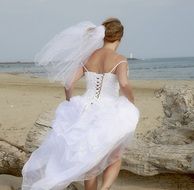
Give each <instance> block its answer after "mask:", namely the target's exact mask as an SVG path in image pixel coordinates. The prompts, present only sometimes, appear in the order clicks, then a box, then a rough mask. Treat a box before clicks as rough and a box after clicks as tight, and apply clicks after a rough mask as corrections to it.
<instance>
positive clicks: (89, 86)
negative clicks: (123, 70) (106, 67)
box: [83, 71, 119, 100]
mask: <svg viewBox="0 0 194 190" xmlns="http://www.w3.org/2000/svg"><path fill="white" fill-rule="evenodd" d="M85 79H86V92H85V93H84V95H83V96H84V97H87V98H90V99H92V100H101V99H103V98H117V97H118V96H119V83H118V80H117V77H116V75H115V74H113V73H110V72H109V73H102V74H101V73H95V72H91V71H87V72H85Z"/></svg>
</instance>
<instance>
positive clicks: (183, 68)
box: [0, 57, 194, 80]
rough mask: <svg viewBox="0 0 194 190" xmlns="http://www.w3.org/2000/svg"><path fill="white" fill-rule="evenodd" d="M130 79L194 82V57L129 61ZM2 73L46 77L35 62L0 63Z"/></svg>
mask: <svg viewBox="0 0 194 190" xmlns="http://www.w3.org/2000/svg"><path fill="white" fill-rule="evenodd" d="M128 63H129V79H135V80H155V79H156V80H157V79H158V80H163V79H164V80H166V79H168V80H194V57H180V58H152V59H141V60H140V59H139V60H128ZM0 73H21V74H22V73H23V74H29V75H30V76H34V77H39V76H41V77H46V73H45V71H44V69H43V68H42V67H37V66H35V65H34V63H33V62H26V63H25V62H11V63H9V62H6V63H0Z"/></svg>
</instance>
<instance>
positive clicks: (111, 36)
mask: <svg viewBox="0 0 194 190" xmlns="http://www.w3.org/2000/svg"><path fill="white" fill-rule="evenodd" d="M102 25H104V26H105V37H104V41H108V42H114V41H117V40H119V41H120V40H121V38H122V37H123V32H124V27H123V25H122V24H121V21H120V20H119V19H117V18H108V19H106V20H105V21H104V22H103V23H102Z"/></svg>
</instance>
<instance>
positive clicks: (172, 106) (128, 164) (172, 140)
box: [0, 85, 194, 189]
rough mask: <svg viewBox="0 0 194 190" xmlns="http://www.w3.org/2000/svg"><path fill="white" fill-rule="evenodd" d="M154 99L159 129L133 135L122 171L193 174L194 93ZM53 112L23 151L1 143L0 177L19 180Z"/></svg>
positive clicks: (184, 90) (169, 89) (166, 91)
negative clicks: (160, 110) (159, 114)
mask: <svg viewBox="0 0 194 190" xmlns="http://www.w3.org/2000/svg"><path fill="white" fill-rule="evenodd" d="M155 96H156V97H158V98H160V99H161V102H162V105H163V111H164V117H163V118H162V122H161V125H160V126H157V127H155V129H154V130H151V131H148V132H147V133H146V134H136V139H135V141H134V143H133V144H131V145H130V146H129V147H128V149H127V150H126V151H125V152H124V154H123V163H122V167H121V169H124V170H128V171H131V172H133V173H135V174H138V175H142V176H151V175H156V174H159V173H194V164H193V166H192V160H193V159H194V89H192V88H191V87H188V86H187V85H183V86H164V87H163V88H161V89H159V90H156V91H155ZM54 112H55V110H49V111H47V112H44V113H42V114H41V115H40V116H39V117H38V119H37V120H36V121H35V123H34V125H33V126H32V128H31V130H30V131H29V133H28V135H27V138H26V143H25V146H24V147H23V146H17V145H15V144H13V143H10V142H8V141H6V140H5V139H0V174H11V175H14V176H21V169H22V167H23V165H24V163H25V162H26V161H27V159H28V158H29V156H30V155H31V153H32V152H33V151H34V150H35V149H36V148H38V147H39V146H40V144H41V142H42V141H43V140H44V138H45V136H46V134H47V133H48V132H49V131H50V130H51V126H50V125H51V120H52V119H53V117H54ZM69 189H76V188H74V187H73V186H70V187H69Z"/></svg>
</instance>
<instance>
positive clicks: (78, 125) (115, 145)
mask: <svg viewBox="0 0 194 190" xmlns="http://www.w3.org/2000/svg"><path fill="white" fill-rule="evenodd" d="M138 120H139V110H138V109H137V108H136V106H135V105H134V104H132V103H131V102H130V101H129V100H128V99H127V98H126V97H124V96H119V97H118V98H103V99H101V101H96V102H94V103H93V104H89V106H88V100H87V98H84V97H83V96H74V97H72V98H71V100H70V101H63V102H61V103H60V104H59V106H58V107H57V109H56V112H55V118H54V119H53V121H52V130H51V131H50V132H49V133H48V135H47V136H46V138H45V140H44V142H43V143H42V144H41V146H40V147H39V148H38V149H36V150H35V151H34V152H33V153H32V155H31V157H30V158H29V160H28V161H27V162H26V164H25V165H24V168H23V170H22V175H23V183H22V190H62V189H63V188H64V187H67V186H68V185H69V184H70V183H71V182H73V181H82V180H84V179H90V178H92V177H94V176H97V175H99V174H100V173H101V172H103V170H104V169H105V168H106V167H107V166H108V165H110V164H112V163H113V162H115V161H116V160H118V159H119V158H120V157H121V155H122V153H123V151H124V150H125V147H126V146H129V145H130V143H132V141H133V135H134V131H135V127H136V125H137V122H138Z"/></svg>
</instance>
